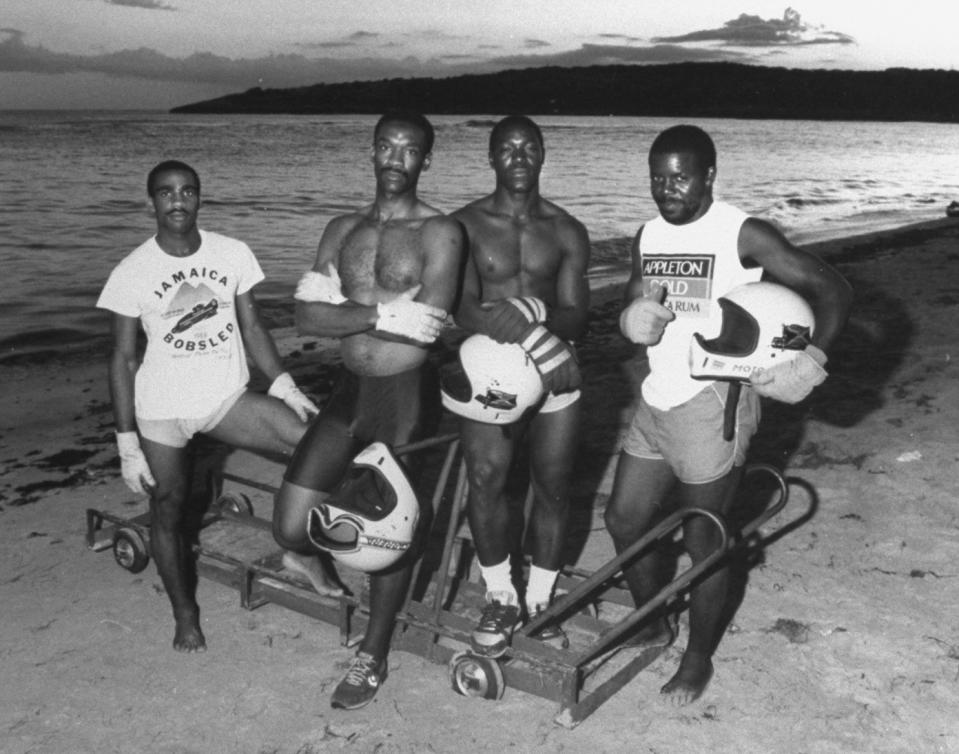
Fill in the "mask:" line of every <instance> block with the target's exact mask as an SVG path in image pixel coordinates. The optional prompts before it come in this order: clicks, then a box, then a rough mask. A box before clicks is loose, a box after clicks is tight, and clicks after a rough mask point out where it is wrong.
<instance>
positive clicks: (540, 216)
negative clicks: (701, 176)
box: [454, 115, 589, 657]
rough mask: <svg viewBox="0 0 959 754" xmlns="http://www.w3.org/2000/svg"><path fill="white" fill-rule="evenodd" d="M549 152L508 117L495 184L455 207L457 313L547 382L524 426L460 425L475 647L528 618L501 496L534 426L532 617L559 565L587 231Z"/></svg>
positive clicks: (495, 151) (493, 150)
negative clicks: (544, 187) (546, 191)
mask: <svg viewBox="0 0 959 754" xmlns="http://www.w3.org/2000/svg"><path fill="white" fill-rule="evenodd" d="M544 157H545V148H544V144H543V135H542V132H541V131H540V129H539V127H538V126H537V125H536V123H534V122H533V121H532V120H530V119H529V118H527V117H524V116H515V115H514V116H508V117H506V118H504V119H503V120H501V121H500V122H499V123H497V124H496V126H495V127H494V128H493V130H492V133H491V134H490V141H489V164H490V167H492V168H493V172H494V174H495V176H496V188H495V190H494V191H493V193H492V194H490V195H489V196H486V197H483V198H482V199H479V200H477V201H475V202H473V203H471V204H469V205H467V206H466V207H463V208H462V209H460V210H458V211H457V212H456V213H455V214H454V217H456V218H457V219H458V220H459V221H460V222H461V223H462V224H463V226H464V227H465V228H466V232H467V236H468V240H469V250H470V253H469V262H468V263H467V266H466V274H465V279H464V283H463V295H462V299H461V303H460V306H459V307H458V310H457V312H456V321H457V323H458V324H459V325H460V326H462V327H463V328H465V329H466V330H470V331H472V332H477V333H482V334H485V335H488V336H490V337H491V338H493V339H494V340H496V341H498V342H500V343H519V344H520V345H522V346H523V348H524V349H526V350H527V352H528V353H529V354H530V356H531V357H532V358H533V359H534V361H536V363H537V365H538V366H539V367H540V372H541V374H542V376H543V382H544V386H545V387H546V388H547V391H548V392H547V396H546V398H545V400H544V401H543V402H542V403H541V404H540V405H539V406H537V407H536V408H535V409H534V410H533V411H532V413H531V414H526V415H525V416H524V417H523V418H522V419H521V420H520V421H519V422H517V423H516V424H512V425H507V426H506V427H505V428H504V427H503V426H501V425H493V424H482V423H480V422H476V421H472V420H470V419H465V418H464V419H461V423H460V426H461V433H462V440H463V448H464V454H465V457H466V465H467V469H468V473H469V501H468V504H467V516H468V519H469V523H470V529H471V531H472V536H473V541H474V544H475V546H476V550H477V554H478V557H479V562H480V568H481V571H482V575H483V579H484V582H485V584H486V599H487V604H486V608H485V609H484V612H483V616H482V618H481V620H480V622H479V624H478V625H477V626H476V628H475V629H474V631H473V633H472V637H471V646H472V649H473V651H475V652H477V653H480V654H483V655H486V656H489V657H497V656H499V655H501V654H503V653H504V652H505V651H506V648H507V647H508V646H509V642H510V639H511V637H512V631H513V628H514V627H515V626H516V624H517V623H518V622H519V620H520V619H521V611H520V600H519V596H518V592H517V589H516V586H515V585H514V583H513V581H512V578H511V570H512V569H511V564H510V549H511V543H512V542H513V541H514V540H515V537H514V536H512V533H511V532H510V511H509V507H508V502H507V500H506V499H505V498H504V495H503V490H504V487H505V484H506V481H507V473H508V471H509V468H510V464H511V462H512V460H513V454H514V452H515V450H516V443H517V442H518V441H519V440H520V439H521V438H522V437H523V435H524V434H528V435H529V446H530V453H529V455H530V467H531V468H530V477H531V482H532V486H533V492H534V496H535V501H534V506H533V509H532V514H531V521H530V531H531V533H532V543H531V550H532V552H531V556H532V566H531V568H530V572H529V578H528V580H527V584H526V587H525V600H524V601H525V607H526V612H527V615H528V616H529V617H530V618H535V617H536V616H537V615H538V614H539V613H540V612H542V611H543V610H544V609H545V608H546V607H547V606H548V605H549V603H550V600H551V598H552V592H553V588H554V586H555V583H556V577H557V575H558V573H559V569H560V566H561V565H562V562H561V561H562V557H563V548H564V546H565V544H566V526H567V519H568V511H569V482H570V473H571V470H572V466H573V458H574V454H575V449H576V437H577V434H578V430H579V423H580V410H579V402H578V401H579V397H580V393H579V390H577V388H578V387H579V385H580V382H581V378H580V374H579V369H578V367H577V365H576V360H575V358H574V355H573V352H572V347H571V345H570V343H571V341H573V340H574V339H575V338H578V337H580V336H581V335H582V334H583V332H584V330H585V328H586V319H587V309H588V307H589V288H588V286H587V283H586V268H587V265H588V263H589V236H588V234H587V232H586V228H585V227H584V226H583V225H582V223H580V222H579V221H577V220H576V219H575V218H573V217H572V216H571V215H569V214H568V213H567V212H565V211H564V210H563V209H561V208H560V207H558V206H557V205H555V204H554V203H552V202H550V201H547V200H546V199H544V198H543V197H542V196H540V192H539V176H540V171H541V169H542V167H543V160H544ZM534 313H535V314H534ZM540 638H541V639H544V640H554V641H558V642H563V641H565V636H564V635H563V634H562V631H561V629H560V628H559V627H558V626H555V627H547V628H546V629H545V630H544V631H543V632H542V633H541V634H540Z"/></svg>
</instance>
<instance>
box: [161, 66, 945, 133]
mask: <svg viewBox="0 0 959 754" xmlns="http://www.w3.org/2000/svg"><path fill="white" fill-rule="evenodd" d="M397 107H402V108H409V109H414V110H419V111H420V112H424V113H435V114H462V115H469V114H483V113H492V114H495V113H509V112H521V113H528V114H530V115H633V116H667V117H669V116H672V117H699V118H765V119H774V118H782V119H804V120H860V121H861V120H886V121H909V120H915V121H926V122H942V123H956V122H959V72H957V71H944V70H914V69H905V68H891V69H887V70H884V71H844V70H821V69H820V70H807V69H795V68H773V67H762V66H751V65H742V64H738V63H676V64H670V65H644V66H639V65H636V66H626V65H610V66H589V67H581V68H560V67H545V68H526V69H520V70H510V71H501V72H499V73H489V74H480V75H464V76H453V77H450V78H405V79H404V78H396V79H381V80H377V81H353V82H349V83H339V84H314V85H312V86H304V87H295V88H286V89H262V88H260V87H256V88H253V89H249V90H247V91H245V92H241V93H236V94H228V95H226V96H224V97H217V98H216V99H210V100H205V101H203V102H194V103H191V104H187V105H182V106H180V107H175V108H173V109H172V110H171V112H174V113H263V114H266V113H292V114H318V113H323V114H333V113H371V114H372V113H380V112H383V111H384V110H388V109H391V108H397Z"/></svg>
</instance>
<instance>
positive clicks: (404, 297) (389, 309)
mask: <svg viewBox="0 0 959 754" xmlns="http://www.w3.org/2000/svg"><path fill="white" fill-rule="evenodd" d="M420 287H421V286H419V285H415V286H413V287H412V288H410V289H409V290H408V291H403V293H401V294H400V295H399V296H397V297H396V298H395V299H393V300H392V301H389V302H387V303H383V304H377V305H376V315H377V319H376V329H377V330H380V331H382V332H388V333H392V334H393V335H402V336H403V337H404V338H410V339H411V340H418V341H419V342H421V343H432V342H433V341H434V340H436V339H437V338H438V337H439V334H440V331H441V330H442V329H443V325H444V324H446V312H444V311H443V310H442V309H440V308H438V307H436V306H430V305H429V304H423V303H420V302H419V301H414V300H413V297H414V296H415V295H416V294H417V293H419V290H420Z"/></svg>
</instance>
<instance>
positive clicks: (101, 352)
mask: <svg viewBox="0 0 959 754" xmlns="http://www.w3.org/2000/svg"><path fill="white" fill-rule="evenodd" d="M955 225H959V218H957V217H943V218H936V219H927V220H918V221H916V222H914V223H908V224H906V225H899V226H894V227H888V228H886V227H883V228H879V229H876V230H868V231H863V232H861V233H854V234H851V235H841V236H836V237H828V238H825V239H821V240H814V241H808V242H803V243H798V244H797V246H799V248H804V249H807V250H809V251H811V252H813V253H815V254H818V255H820V256H822V257H823V259H825V260H826V261H828V262H830V263H831V264H837V263H842V262H846V261H860V258H862V259H861V261H868V260H867V259H866V257H868V255H869V254H870V253H873V252H874V251H875V250H876V246H877V244H881V243H882V242H884V241H890V240H891V241H893V242H898V241H897V240H896V239H898V238H899V237H901V236H902V235H903V234H917V237H920V236H928V235H930V234H932V235H935V234H936V233H939V232H941V231H942V230H944V229H946V228H949V227H952V226H955ZM631 243H632V236H620V237H614V238H607V239H601V240H597V241H592V242H591V246H592V250H593V258H594V260H595V259H596V258H599V260H600V261H599V262H598V263H595V264H594V265H593V266H592V267H591V268H590V270H589V271H588V273H587V277H588V279H589V285H590V292H591V297H592V301H591V304H592V305H593V306H595V305H597V303H604V302H606V301H608V300H609V298H610V297H611V296H615V295H617V293H618V292H619V291H621V290H622V286H623V285H625V283H626V281H627V280H628V278H629V247H630V244H631ZM291 295H292V288H291ZM258 304H259V307H260V310H261V315H262V316H263V319H264V321H265V322H266V324H267V328H268V329H269V330H270V331H271V332H274V333H282V334H284V335H287V334H288V333H287V330H288V329H289V328H291V327H292V323H293V302H292V298H289V297H284V298H280V297H274V296H271V297H263V298H259V299H258ZM110 347H111V341H110V336H109V335H108V334H103V335H91V336H90V337H88V338H85V339H84V340H83V341H81V342H79V343H72V344H71V343H65V344H56V345H46V346H40V347H28V348H20V349H18V348H17V347H14V348H11V349H10V350H8V351H6V352H3V351H0V370H2V369H3V368H4V367H7V366H18V365H20V366H22V365H29V364H35V365H39V364H42V363H45V362H51V361H57V360H62V361H65V362H69V363H72V362H77V361H81V362H82V361H84V360H89V359H91V358H94V357H96V358H104V359H105V358H106V357H107V355H108V354H109V350H110ZM0 348H2V346H0Z"/></svg>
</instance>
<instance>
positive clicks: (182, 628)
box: [173, 612, 206, 652]
mask: <svg viewBox="0 0 959 754" xmlns="http://www.w3.org/2000/svg"><path fill="white" fill-rule="evenodd" d="M174 619H175V620H176V633H174V634H173V648H174V649H175V650H176V651H177V652H206V637H205V636H204V635H203V631H201V630H200V614H199V612H194V613H190V614H189V615H186V616H184V617H182V618H177V617H176V616H174Z"/></svg>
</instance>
